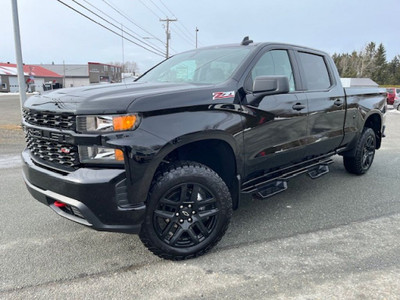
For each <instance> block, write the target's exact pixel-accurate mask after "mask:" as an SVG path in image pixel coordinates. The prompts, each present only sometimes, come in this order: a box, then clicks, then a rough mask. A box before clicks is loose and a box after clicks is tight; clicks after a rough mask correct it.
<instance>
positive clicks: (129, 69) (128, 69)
mask: <svg viewBox="0 0 400 300" xmlns="http://www.w3.org/2000/svg"><path fill="white" fill-rule="evenodd" d="M110 64H111V65H114V66H118V67H121V73H133V74H136V73H138V72H139V67H138V65H137V63H136V62H134V61H126V62H124V63H123V64H122V63H121V62H111V63H110Z"/></svg>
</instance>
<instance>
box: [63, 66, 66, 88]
mask: <svg viewBox="0 0 400 300" xmlns="http://www.w3.org/2000/svg"><path fill="white" fill-rule="evenodd" d="M63 75H64V76H63V88H66V86H65V60H63Z"/></svg>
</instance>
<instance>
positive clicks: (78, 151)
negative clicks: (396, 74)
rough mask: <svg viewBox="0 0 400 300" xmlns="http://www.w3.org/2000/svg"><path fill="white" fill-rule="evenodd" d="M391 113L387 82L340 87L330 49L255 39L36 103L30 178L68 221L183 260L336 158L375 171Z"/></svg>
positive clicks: (27, 166) (358, 170)
mask: <svg viewBox="0 0 400 300" xmlns="http://www.w3.org/2000/svg"><path fill="white" fill-rule="evenodd" d="M385 111H386V93H385V91H384V90H381V89H378V88H364V89H356V88H343V87H342V84H341V81H340V78H339V75H338V72H337V70H336V67H335V65H334V63H333V61H332V59H331V58H330V57H329V55H327V54H326V53H324V52H321V51H317V50H314V49H309V48H305V47H300V46H294V45H287V44H278V43H257V44H256V43H252V41H250V40H248V39H244V40H243V41H242V43H241V44H235V45H224V46H215V47H208V48H202V49H196V50H193V51H188V52H185V53H182V54H178V55H176V56H173V57H171V58H169V59H167V60H165V61H164V62H162V63H160V64H159V65H157V66H155V67H154V68H152V69H150V70H149V71H148V72H147V73H145V74H144V75H143V76H141V77H140V78H139V79H137V80H136V81H135V82H132V83H129V84H109V85H98V86H89V87H81V88H70V89H62V90H57V91H52V92H48V93H45V94H42V95H35V96H32V97H30V98H29V99H28V100H27V101H26V103H25V104H24V107H23V127H24V130H25V133H26V141H27V148H26V149H25V150H24V152H23V153H22V158H23V162H24V163H23V176H24V179H25V182H26V185H27V187H28V189H29V191H30V193H31V194H32V195H33V197H35V198H36V199H37V200H39V201H40V202H42V203H44V204H45V205H47V206H49V207H51V208H52V209H53V210H54V211H55V212H56V213H58V214H59V215H61V216H63V217H65V218H68V219H70V220H72V221H75V222H78V223H80V224H84V225H87V226H90V227H92V228H94V229H97V230H106V231H117V232H126V233H138V234H139V236H140V238H141V240H142V241H143V243H144V244H145V245H146V246H147V247H148V249H149V250H151V251H152V252H153V253H155V254H157V255H159V256H161V257H163V258H167V259H175V260H179V259H186V258H191V257H195V256H198V255H201V254H204V253H205V252H207V251H208V250H209V249H211V248H212V247H213V246H214V245H215V244H216V243H217V242H218V241H219V240H220V239H221V238H222V236H223V235H224V233H225V231H226V229H227V227H228V224H229V221H230V219H231V215H232V210H233V209H237V208H238V207H239V206H240V201H241V199H242V201H244V199H245V198H246V197H248V196H250V197H258V198H260V199H265V198H267V197H269V196H272V195H274V194H276V193H278V192H281V191H284V190H285V189H286V188H287V183H288V180H289V179H290V178H292V177H294V176H296V175H299V174H303V173H307V174H308V175H309V176H310V177H311V178H317V177H319V176H321V175H323V174H325V173H327V172H328V171H329V164H330V163H332V158H331V157H332V156H333V155H336V154H339V155H341V156H343V162H344V167H345V168H346V170H347V171H349V172H350V173H353V174H357V175H361V174H364V173H365V172H367V171H368V169H369V168H370V167H371V164H372V162H373V159H374V155H375V150H376V149H379V147H380V146H381V141H382V137H383V136H384V128H385V126H384V120H385Z"/></svg>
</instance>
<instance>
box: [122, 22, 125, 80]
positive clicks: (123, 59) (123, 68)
mask: <svg viewBox="0 0 400 300" xmlns="http://www.w3.org/2000/svg"><path fill="white" fill-rule="evenodd" d="M121 37H122V68H121V72H122V73H124V72H125V53H124V27H123V25H122V24H121Z"/></svg>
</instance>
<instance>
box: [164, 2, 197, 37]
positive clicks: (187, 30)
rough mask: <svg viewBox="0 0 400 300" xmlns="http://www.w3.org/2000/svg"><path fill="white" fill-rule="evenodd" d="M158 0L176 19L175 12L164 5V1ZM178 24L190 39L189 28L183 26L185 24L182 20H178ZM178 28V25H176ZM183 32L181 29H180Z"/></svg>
mask: <svg viewBox="0 0 400 300" xmlns="http://www.w3.org/2000/svg"><path fill="white" fill-rule="evenodd" d="M159 1H160V3H161V5H162V6H164V8H165V9H166V10H167V11H168V12H169V13H170V14H171V15H172V16H173V17H174V18H175V19H177V17H176V16H175V14H174V13H173V12H172V11H171V10H170V9H169V8H168V7H167V6H166V5H165V3H164V2H163V1H162V0H159ZM178 25H179V26H181V27H182V28H183V29H184V30H185V31H186V32H185V35H186V36H189V38H190V39H192V38H193V37H192V34H193V33H192V32H191V31H190V30H189V29H187V27H186V26H185V24H183V22H179V23H178ZM177 28H178V27H177ZM182 32H183V31H182Z"/></svg>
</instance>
